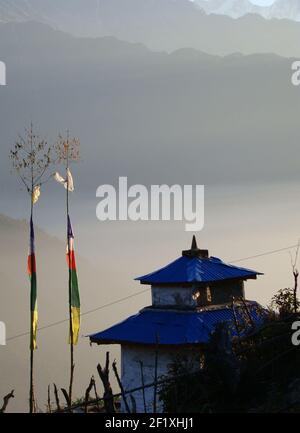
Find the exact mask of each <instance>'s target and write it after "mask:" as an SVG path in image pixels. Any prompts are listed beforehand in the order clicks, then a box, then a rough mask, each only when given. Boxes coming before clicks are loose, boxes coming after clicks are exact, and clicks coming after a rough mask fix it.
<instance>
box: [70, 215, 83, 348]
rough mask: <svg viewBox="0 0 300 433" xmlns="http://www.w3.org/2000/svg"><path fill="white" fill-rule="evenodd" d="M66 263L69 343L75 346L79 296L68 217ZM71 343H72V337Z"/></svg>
mask: <svg viewBox="0 0 300 433" xmlns="http://www.w3.org/2000/svg"><path fill="white" fill-rule="evenodd" d="M67 263H68V267H69V292H70V308H71V325H70V326H71V329H70V338H69V342H70V343H72V342H73V344H74V345H75V344H77V342H78V335H79V329H80V296H79V288H78V279H77V271H76V261H75V253H74V235H73V230H72V226H71V221H70V217H69V215H68V245H67ZM71 332H72V335H73V341H72V335H71Z"/></svg>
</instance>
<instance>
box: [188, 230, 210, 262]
mask: <svg viewBox="0 0 300 433" xmlns="http://www.w3.org/2000/svg"><path fill="white" fill-rule="evenodd" d="M182 255H183V256H185V257H190V258H193V257H199V258H201V259H207V258H208V257H209V254H208V250H201V249H200V248H198V245H197V240H196V236H195V235H194V236H193V239H192V245H191V249H190V250H184V251H182Z"/></svg>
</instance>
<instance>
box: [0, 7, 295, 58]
mask: <svg viewBox="0 0 300 433" xmlns="http://www.w3.org/2000/svg"><path fill="white" fill-rule="evenodd" d="M199 1H200V2H201V0H199ZM290 1H291V2H292V1H293V0H290ZM295 1H296V0H295ZM285 2H286V0H283V3H285ZM202 3H203V4H202ZM202 3H200V4H201V5H202V6H201V7H197V6H196V5H195V4H194V3H192V2H190V1H189V0H88V1H87V0H64V1H63V2H62V1H59V0H10V1H6V0H0V22H1V21H2V22H3V23H8V22H24V21H32V20H33V21H38V22H41V23H44V24H48V25H50V26H51V27H53V28H55V29H58V30H62V31H65V32H68V33H71V34H73V35H76V36H86V37H103V36H114V37H117V38H119V39H122V40H125V41H129V42H137V43H143V44H145V45H146V46H147V47H148V48H150V49H153V50H157V51H164V50H166V51H174V50H177V49H179V48H186V47H190V48H195V49H198V50H201V51H205V52H207V53H211V54H218V55H226V54H231V53H235V52H241V53H244V54H253V53H269V52H270V53H275V54H278V55H281V56H297V55H300V48H299V44H298V41H299V40H300V26H299V23H296V22H292V21H288V20H270V21H266V20H265V19H264V18H262V17H261V16H259V15H247V16H243V17H242V18H241V19H238V20H235V19H232V18H230V17H228V16H225V15H217V16H216V15H206V14H205V12H204V11H203V10H202V8H203V7H204V6H205V9H206V10H207V11H208V12H210V6H213V5H214V4H215V5H216V8H215V9H214V8H213V7H212V11H214V10H216V13H224V14H225V13H227V12H226V11H227V9H228V8H229V6H228V5H231V6H232V10H234V11H235V12H234V13H232V14H231V15H233V16H234V17H236V16H237V15H238V16H240V15H245V14H244V13H243V12H242V11H243V10H246V11H248V12H249V11H252V7H250V8H249V2H248V0H243V1H241V0H232V1H231V0H230V1H228V0H226V2H225V0H212V2H206V1H205V0H202ZM233 4H234V5H233ZM217 5H218V7H217ZM244 5H248V8H247V7H244ZM222 11H223V12H222ZM228 14H229V15H230V13H229V12H228Z"/></svg>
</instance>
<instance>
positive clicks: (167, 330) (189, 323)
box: [89, 301, 265, 345]
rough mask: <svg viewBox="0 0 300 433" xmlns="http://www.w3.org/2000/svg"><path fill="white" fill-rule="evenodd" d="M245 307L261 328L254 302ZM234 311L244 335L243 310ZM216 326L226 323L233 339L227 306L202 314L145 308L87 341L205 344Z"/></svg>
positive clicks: (231, 315)
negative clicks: (242, 325)
mask: <svg viewBox="0 0 300 433" xmlns="http://www.w3.org/2000/svg"><path fill="white" fill-rule="evenodd" d="M247 305H248V311H249V312H250V315H251V318H252V320H253V323H254V324H255V325H256V326H261V325H262V323H263V322H264V317H265V313H264V310H263V309H262V307H260V306H259V304H257V303H256V302H250V301H247ZM234 311H235V314H236V319H237V320H238V322H239V323H240V324H243V323H244V324H245V329H246V331H244V333H245V332H247V327H248V330H249V323H247V318H248V315H247V314H248V313H246V314H245V308H244V307H242V306H237V307H235V309H234ZM248 319H249V318H248ZM220 322H227V323H228V325H229V330H230V332H231V335H232V336H235V335H237V331H236V327H235V319H234V313H233V310H232V308H231V307H229V306H223V307H220V308H218V309H208V310H204V311H194V310H192V311H179V310H176V311H172V310H160V309H155V308H151V307H147V308H144V309H143V310H141V311H140V312H139V313H137V314H135V315H134V316H131V317H129V318H128V319H126V320H124V321H122V322H120V323H118V324H117V325H115V326H112V327H111V328H108V329H106V330H105V331H102V332H98V333H96V334H92V335H90V336H89V338H90V340H91V342H94V343H98V344H124V343H127V344H128V343H130V344H149V345H153V344H157V339H158V341H159V344H160V345H180V344H182V345H189V344H193V345H194V344H205V343H207V342H208V341H209V339H210V335H211V333H212V332H213V331H214V329H215V327H216V325H217V324H218V323H220ZM248 322H249V320H248Z"/></svg>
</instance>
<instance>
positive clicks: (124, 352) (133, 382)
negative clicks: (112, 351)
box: [121, 345, 200, 413]
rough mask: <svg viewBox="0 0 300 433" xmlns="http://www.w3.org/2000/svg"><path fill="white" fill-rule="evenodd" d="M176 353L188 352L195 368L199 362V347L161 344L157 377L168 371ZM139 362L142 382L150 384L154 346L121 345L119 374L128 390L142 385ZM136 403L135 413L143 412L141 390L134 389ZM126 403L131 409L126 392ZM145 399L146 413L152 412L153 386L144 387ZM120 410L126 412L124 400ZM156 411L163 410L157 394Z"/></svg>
mask: <svg viewBox="0 0 300 433" xmlns="http://www.w3.org/2000/svg"><path fill="white" fill-rule="evenodd" d="M176 353H184V354H185V355H187V354H188V359H189V360H192V362H193V364H194V365H195V369H196V368H197V367H198V368H199V364H198V363H197V360H199V359H200V356H199V349H187V348H182V349H179V348H178V346H176V347H174V348H172V347H171V348H170V346H169V347H166V348H164V347H163V346H160V347H159V350H158V362H157V366H158V368H157V376H158V379H159V378H161V376H163V375H166V374H167V372H168V365H169V364H170V363H171V362H172V361H173V359H174V355H175V354H176ZM140 362H142V363H143V373H144V384H145V385H147V384H152V383H153V382H154V377H155V346H138V345H136V346H134V345H122V348H121V374H122V384H123V387H124V389H125V390H130V389H134V388H138V387H140V386H142V379H141V366H140ZM132 395H133V397H134V399H135V403H136V411H137V413H144V412H145V409H144V400H143V392H142V390H140V391H136V392H134V393H133V394H132ZM126 400H127V403H128V404H129V407H130V409H131V410H132V402H131V398H130V395H129V394H127V398H126ZM145 400H146V409H147V412H148V413H151V412H152V413H153V403H154V388H153V387H149V388H146V389H145ZM121 412H126V408H125V405H124V402H123V401H122V403H121ZM157 412H163V405H162V402H160V401H159V396H157Z"/></svg>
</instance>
